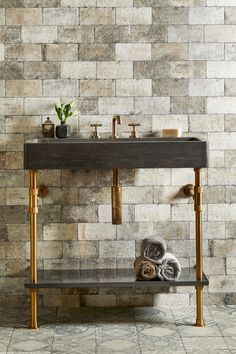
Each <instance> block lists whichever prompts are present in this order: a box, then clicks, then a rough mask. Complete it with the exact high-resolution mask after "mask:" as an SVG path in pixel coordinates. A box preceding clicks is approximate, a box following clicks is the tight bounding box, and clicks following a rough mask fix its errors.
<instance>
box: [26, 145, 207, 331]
mask: <svg viewBox="0 0 236 354" xmlns="http://www.w3.org/2000/svg"><path fill="white" fill-rule="evenodd" d="M198 141H200V140H198ZM203 143H205V148H206V149H205V150H206V152H205V158H204V159H203V162H202V166H200V167H196V166H195V164H194V163H193V164H192V167H194V173H195V186H194V196H193V197H194V211H195V236H196V267H195V268H196V271H194V274H195V276H194V277H193V271H191V272H190V273H191V276H192V277H191V276H190V277H189V278H185V279H180V280H177V281H149V282H145V281H136V279H135V275H134V274H133V273H134V271H133V270H130V269H128V270H111V271H109V270H97V271H95V270H93V271H92V272H93V273H95V276H94V278H93V279H91V277H90V276H91V272H89V271H87V272H86V270H84V271H83V270H81V271H79V272H78V271H74V277H73V279H72V278H71V277H70V274H73V270H71V271H65V272H64V273H63V272H62V273H61V274H59V276H58V275H57V274H56V271H55V272H54V271H51V272H50V271H48V274H47V271H38V267H37V214H38V186H37V169H36V168H35V167H36V165H37V161H36V162H34V165H35V166H34V168H31V166H30V164H32V161H33V156H32V155H31V154H30V151H28V152H27V148H28V147H29V145H28V146H27V143H25V169H29V180H30V185H29V214H30V279H29V280H27V281H26V283H25V287H26V288H29V290H30V300H31V321H30V328H31V329H37V328H38V321H37V317H38V314H37V292H38V289H39V288H87V287H170V286H194V287H195V288H196V323H195V325H196V326H198V327H203V326H204V318H203V288H204V286H206V285H208V284H209V282H208V279H207V278H206V276H205V274H204V272H203V255H202V207H203V202H202V200H203V187H202V167H207V143H206V142H203ZM29 144H30V143H29ZM53 144H54V145H55V143H53ZM58 144H59V143H58ZM31 145H32V144H31ZM36 145H37V144H36ZM188 153H189V152H188ZM27 154H28V155H27ZM42 155H43V153H42ZM27 156H30V159H29V160H27ZM41 157H42V156H41ZM62 163H64V162H62ZM38 165H39V169H40V168H42V165H40V163H39V164H38ZM158 167H159V168H162V167H163V168H164V167H173V168H174V167H175V166H174V165H173V162H172V164H171V165H170V166H166V165H164V166H162V165H161V166H158ZM178 167H186V166H185V165H183V166H178ZM187 167H189V166H187ZM43 168H45V167H43ZM49 168H50V167H49ZM53 168H55V167H53ZM57 168H58V169H60V168H62V169H63V168H66V167H62V166H60V165H59V166H57ZM67 168H69V167H67ZM81 168H83V166H82V167H81ZM138 168H140V167H138ZM104 274H105V275H104Z"/></svg>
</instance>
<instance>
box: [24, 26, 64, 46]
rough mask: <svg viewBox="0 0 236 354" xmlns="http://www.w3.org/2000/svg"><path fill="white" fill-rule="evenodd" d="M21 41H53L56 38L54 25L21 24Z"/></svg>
mask: <svg viewBox="0 0 236 354" xmlns="http://www.w3.org/2000/svg"><path fill="white" fill-rule="evenodd" d="M21 36H22V42H23V43H55V42H56V40H57V27H56V26H23V27H22V34H21Z"/></svg>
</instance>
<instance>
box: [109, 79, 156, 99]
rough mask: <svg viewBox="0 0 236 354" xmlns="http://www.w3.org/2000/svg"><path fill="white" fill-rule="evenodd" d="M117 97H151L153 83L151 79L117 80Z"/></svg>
mask: <svg viewBox="0 0 236 354" xmlns="http://www.w3.org/2000/svg"><path fill="white" fill-rule="evenodd" d="M116 95H117V96H123V97H124V96H151V95H152V81H151V80H150V79H149V80H148V79H146V80H145V79H140V80H137V79H129V80H128V79H126V80H116Z"/></svg>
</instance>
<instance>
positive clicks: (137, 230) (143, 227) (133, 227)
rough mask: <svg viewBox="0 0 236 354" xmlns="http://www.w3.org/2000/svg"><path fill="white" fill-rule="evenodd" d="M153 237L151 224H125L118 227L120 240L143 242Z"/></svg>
mask: <svg viewBox="0 0 236 354" xmlns="http://www.w3.org/2000/svg"><path fill="white" fill-rule="evenodd" d="M151 235H153V225H152V223H151V222H135V223H125V224H122V225H118V226H117V239H118V240H133V239H134V240H141V239H143V238H145V237H148V236H151Z"/></svg>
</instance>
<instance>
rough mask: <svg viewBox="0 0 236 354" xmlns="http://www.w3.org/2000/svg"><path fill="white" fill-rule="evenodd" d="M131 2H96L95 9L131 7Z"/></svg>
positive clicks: (110, 0)
mask: <svg viewBox="0 0 236 354" xmlns="http://www.w3.org/2000/svg"><path fill="white" fill-rule="evenodd" d="M132 6H133V0H97V7H132Z"/></svg>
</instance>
